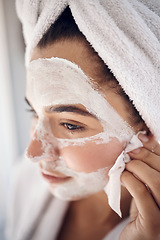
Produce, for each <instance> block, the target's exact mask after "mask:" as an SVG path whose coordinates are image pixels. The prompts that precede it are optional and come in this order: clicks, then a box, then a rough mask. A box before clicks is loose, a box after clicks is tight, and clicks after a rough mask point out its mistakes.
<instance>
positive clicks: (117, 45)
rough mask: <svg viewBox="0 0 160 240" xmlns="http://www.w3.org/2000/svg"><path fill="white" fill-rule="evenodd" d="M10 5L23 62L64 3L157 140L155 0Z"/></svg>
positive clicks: (159, 76) (23, 0)
mask: <svg viewBox="0 0 160 240" xmlns="http://www.w3.org/2000/svg"><path fill="white" fill-rule="evenodd" d="M16 5H17V12H18V15H19V18H20V20H21V21H22V25H23V32H24V37H25V42H26V65H28V63H29V61H30V59H31V55H32V51H33V49H34V48H35V47H36V46H37V44H38V42H39V41H40V40H41V38H42V36H43V35H44V34H45V33H46V31H47V30H48V29H49V28H50V26H51V24H53V23H54V22H55V20H56V19H57V18H58V16H59V15H60V14H61V13H62V12H63V10H64V9H65V8H66V7H67V6H68V5H69V7H70V9H71V12H72V15H73V17H74V19H75V21H76V23H77V25H78V27H79V29H80V30H81V32H82V33H83V34H84V35H85V37H86V39H87V40H88V42H89V43H90V44H91V45H92V46H93V48H94V49H95V50H96V51H97V52H98V54H99V56H100V57H101V58H102V59H103V61H104V62H105V63H106V64H107V65H108V67H109V68H110V69H111V71H112V72H113V74H114V75H115V77H116V79H117V80H118V82H119V83H120V85H121V86H122V88H123V89H124V91H125V92H126V94H127V95H128V96H129V97H130V99H131V100H132V101H133V104H134V105H135V107H136V109H137V110H138V112H139V113H140V115H141V116H142V118H143V120H144V121H145V123H146V124H147V126H148V127H149V128H150V130H151V132H152V133H153V134H154V135H155V137H156V138H157V140H160V111H159V109H160V27H159V26H160V1H159V0H152V1H150V0H87V1H86V0H59V1H57V0H35V1H33V0H17V3H16Z"/></svg>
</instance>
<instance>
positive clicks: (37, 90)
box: [26, 58, 134, 200]
mask: <svg viewBox="0 0 160 240" xmlns="http://www.w3.org/2000/svg"><path fill="white" fill-rule="evenodd" d="M27 99H28V100H29V102H30V103H31V105H32V106H33V108H34V109H35V110H36V113H37V115H38V123H37V125H36V126H35V130H34V134H33V141H35V142H38V143H39V148H40V151H39V154H33V153H32V152H31V151H30V149H29V148H28V149H27V151H26V156H27V158H29V159H31V160H32V161H38V162H39V163H40V166H41V168H42V169H43V170H44V171H46V172H47V171H51V172H52V171H54V172H59V173H62V174H64V175H65V176H68V177H70V179H69V180H68V181H67V182H65V183H61V184H57V185H56V186H55V185H54V186H52V184H50V185H49V187H50V189H51V192H53V194H54V195H55V196H57V197H59V198H62V199H66V200H72V199H76V198H78V199H79V198H83V197H86V196H88V195H91V194H93V193H96V192H98V191H100V190H102V189H104V187H105V186H106V184H107V182H108V176H107V175H108V171H109V169H110V168H111V166H110V165H107V164H106V166H103V168H98V169H96V170H95V171H91V172H81V171H75V170H74V169H71V168H70V167H68V165H67V164H66V160H65V158H63V157H62V156H58V157H57V156H55V155H56V153H55V149H60V151H63V150H64V149H66V148H68V147H73V148H74V147H76V146H83V147H85V145H86V144H89V143H90V142H93V143H94V144H95V145H100V144H106V146H107V144H109V143H111V142H112V141H113V139H116V140H117V141H118V142H119V143H121V144H122V146H123V147H122V149H123V148H124V143H125V144H127V143H128V142H129V141H130V139H131V138H132V136H133V135H134V132H133V130H132V129H131V127H130V126H129V125H128V123H127V122H125V121H124V120H123V119H122V118H121V117H120V116H119V114H118V113H117V112H116V111H115V110H114V108H113V107H112V106H111V105H110V104H109V103H108V102H107V100H106V99H105V97H104V96H103V94H101V93H100V92H99V91H98V90H97V88H96V85H95V84H94V83H93V81H91V80H90V79H89V78H88V77H87V76H86V75H85V74H84V72H83V71H82V70H81V69H80V68H79V67H78V66H77V65H76V64H74V63H72V62H70V61H68V60H65V59H60V58H50V59H38V60H34V61H32V62H31V63H30V65H29V67H28V69H27ZM76 105H81V106H83V107H84V108H85V110H86V111H87V112H88V113H89V114H91V115H92V116H94V117H95V118H96V119H97V121H99V123H100V124H101V126H102V131H100V132H98V133H97V134H93V135H92V134H91V135H89V136H87V137H73V138H72V137H71V138H68V137H67V138H65V136H63V137H62V138H59V137H57V135H56V131H57V129H55V128H54V127H53V126H52V124H51V121H50V118H49V117H48V115H47V114H48V113H51V112H52V110H53V109H54V108H55V107H56V108H61V107H62V106H63V107H64V106H67V107H68V106H72V107H73V106H76ZM46 113H47V114H46ZM117 157H118V156H117ZM46 159H50V161H46ZM52 159H54V160H53V161H52ZM115 160H116V159H115Z"/></svg>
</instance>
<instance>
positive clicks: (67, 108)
mask: <svg viewBox="0 0 160 240" xmlns="http://www.w3.org/2000/svg"><path fill="white" fill-rule="evenodd" d="M52 112H58V113H61V112H71V113H76V114H79V115H82V116H88V117H93V118H96V116H95V115H93V114H91V113H89V112H87V111H85V110H83V109H81V108H78V107H76V106H70V105H66V106H64V105H63V106H58V107H55V108H52Z"/></svg>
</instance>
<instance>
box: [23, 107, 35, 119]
mask: <svg viewBox="0 0 160 240" xmlns="http://www.w3.org/2000/svg"><path fill="white" fill-rule="evenodd" d="M26 112H30V113H32V117H33V118H38V115H37V113H36V111H35V110H34V109H33V108H27V109H26Z"/></svg>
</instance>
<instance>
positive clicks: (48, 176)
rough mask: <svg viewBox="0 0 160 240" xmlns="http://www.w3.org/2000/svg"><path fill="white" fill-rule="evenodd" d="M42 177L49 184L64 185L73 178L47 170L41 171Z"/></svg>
mask: <svg viewBox="0 0 160 240" xmlns="http://www.w3.org/2000/svg"><path fill="white" fill-rule="evenodd" d="M41 175H42V177H43V178H44V180H46V181H47V182H49V183H52V184H53V183H64V182H66V181H68V180H69V179H71V177H68V176H65V175H62V174H61V173H59V172H49V171H46V170H43V169H41Z"/></svg>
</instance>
